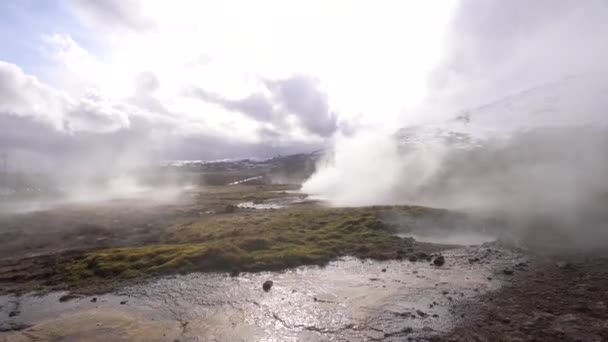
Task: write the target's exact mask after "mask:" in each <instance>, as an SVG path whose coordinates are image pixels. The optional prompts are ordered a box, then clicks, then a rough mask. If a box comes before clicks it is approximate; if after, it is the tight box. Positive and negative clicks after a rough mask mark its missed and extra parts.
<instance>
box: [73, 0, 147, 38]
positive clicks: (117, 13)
mask: <svg viewBox="0 0 608 342" xmlns="http://www.w3.org/2000/svg"><path fill="white" fill-rule="evenodd" d="M69 3H70V4H71V5H72V8H73V9H74V10H75V12H76V14H77V15H79V16H80V17H81V18H82V19H83V21H85V23H87V24H89V25H91V26H95V27H98V28H100V27H102V28H106V29H110V30H117V29H118V30H133V31H137V32H141V31H146V30H150V29H153V28H154V22H153V21H152V20H151V19H150V18H147V17H145V16H144V15H143V14H142V8H141V3H140V1H139V0H103V1H97V0H70V1H69Z"/></svg>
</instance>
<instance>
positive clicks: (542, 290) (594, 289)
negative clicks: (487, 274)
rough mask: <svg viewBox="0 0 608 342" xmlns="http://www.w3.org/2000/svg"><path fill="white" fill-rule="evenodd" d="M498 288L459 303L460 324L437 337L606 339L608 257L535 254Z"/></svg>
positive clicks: (452, 339)
mask: <svg viewBox="0 0 608 342" xmlns="http://www.w3.org/2000/svg"><path fill="white" fill-rule="evenodd" d="M511 277H512V279H511V282H510V284H509V285H508V286H507V287H505V288H503V289H502V290H500V291H499V292H497V293H489V294H487V295H485V296H483V297H482V298H481V299H480V300H476V301H475V302H470V303H467V304H466V305H462V306H460V307H459V308H458V309H457V314H459V315H460V316H461V317H463V319H462V321H461V324H460V326H459V327H458V328H457V329H455V330H454V331H453V332H452V333H450V334H449V335H447V336H441V337H440V338H437V339H435V340H436V341H606V340H608V311H607V304H608V257H606V256H605V254H603V255H597V254H595V255H569V256H560V257H556V256H537V257H535V258H534V261H533V262H532V263H530V266H529V267H522V268H520V269H519V270H518V269H515V271H514V273H513V275H512V276H511Z"/></svg>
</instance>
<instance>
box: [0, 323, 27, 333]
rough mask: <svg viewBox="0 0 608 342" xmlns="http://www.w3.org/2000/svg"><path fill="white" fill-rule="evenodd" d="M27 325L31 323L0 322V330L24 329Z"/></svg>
mask: <svg viewBox="0 0 608 342" xmlns="http://www.w3.org/2000/svg"><path fill="white" fill-rule="evenodd" d="M29 327H31V325H29V324H25V323H13V322H9V323H0V332H11V331H19V330H25V329H27V328H29Z"/></svg>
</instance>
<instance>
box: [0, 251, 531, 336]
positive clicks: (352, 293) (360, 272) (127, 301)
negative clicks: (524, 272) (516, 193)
mask: <svg viewBox="0 0 608 342" xmlns="http://www.w3.org/2000/svg"><path fill="white" fill-rule="evenodd" d="M443 255H444V256H445V259H446V264H445V265H443V266H441V267H438V266H435V265H432V264H430V263H429V262H427V261H426V260H424V261H421V262H411V261H405V260H403V261H386V262H376V261H369V260H368V261H361V260H358V259H355V258H345V259H342V260H339V261H335V262H332V263H330V264H329V265H328V266H326V267H300V268H296V269H293V270H289V271H285V272H262V273H244V274H241V275H239V276H237V277H230V276H229V275H227V274H219V273H215V274H201V273H198V274H190V275H185V276H172V277H165V278H161V279H158V280H156V281H154V282H152V283H149V284H147V285H138V286H133V287H128V288H125V289H124V290H122V291H120V293H116V294H110V295H103V296H96V297H78V298H74V299H71V300H68V301H63V300H64V299H66V298H65V297H64V298H63V300H62V299H61V297H62V296H63V295H65V293H51V294H48V295H46V296H42V297H34V296H23V297H14V296H3V297H0V307H1V310H0V312H1V313H0V322H2V325H1V327H2V330H5V332H2V333H0V338H3V339H5V340H6V341H30V340H36V339H38V340H53V339H57V338H59V339H60V340H70V341H71V340H73V341H78V340H83V339H86V340H95V341H108V340H124V341H131V340H140V341H173V340H175V339H178V340H180V341H251V340H262V341H264V340H267V341H291V340H293V341H295V340H299V341H302V340H309V341H326V340H340V341H344V340H349V341H358V340H360V341H363V340H403V339H405V338H423V337H431V336H434V335H438V334H445V333H447V332H449V331H450V330H452V329H453V328H454V327H455V326H456V325H457V323H458V322H459V321H460V320H461V319H462V317H461V316H460V314H459V313H457V312H456V311H455V309H456V307H457V306H458V305H459V303H464V302H467V301H470V300H474V299H475V298H477V297H479V296H481V295H483V294H484V293H488V292H489V291H495V290H497V289H498V288H500V287H501V285H502V284H503V280H504V278H505V277H508V276H506V275H504V274H503V273H502V271H503V270H504V269H505V267H509V266H511V265H513V263H514V262H525V257H524V256H523V255H521V254H518V253H517V252H513V251H512V250H509V249H501V248H497V247H463V248H458V249H453V250H449V251H446V252H444V253H443ZM471 258H478V260H479V261H478V262H471ZM266 280H272V281H273V286H272V288H271V289H270V291H268V292H265V291H264V290H263V289H262V284H263V283H264V282H265V281H266ZM11 313H12V314H11ZM11 315H12V317H10V316H11ZM11 329H15V330H17V331H7V330H11Z"/></svg>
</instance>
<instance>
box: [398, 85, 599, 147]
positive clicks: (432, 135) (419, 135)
mask: <svg viewBox="0 0 608 342" xmlns="http://www.w3.org/2000/svg"><path fill="white" fill-rule="evenodd" d="M581 126H587V127H607V126H608V74H604V73H598V74H584V75H577V76H571V77H567V78H564V79H561V80H558V81H555V82H551V83H546V84H542V85H539V86H536V87H534V88H530V89H527V90H524V91H521V92H518V93H515V94H512V95H509V96H506V97H504V98H502V99H499V100H497V101H493V102H490V103H487V104H485V105H482V106H479V107H476V108H470V109H467V110H463V111H460V112H458V113H456V114H455V115H454V117H453V118H452V119H450V120H448V121H446V122H443V123H440V124H432V125H424V126H412V127H406V128H402V129H400V130H399V131H398V132H397V133H396V134H395V136H396V138H397V139H398V141H399V143H400V145H402V146H416V145H421V144H428V143H430V142H441V143H443V144H445V145H448V146H451V147H454V148H471V147H478V146H480V144H481V143H482V142H483V141H484V140H486V139H488V138H497V137H508V136H511V135H513V134H515V133H521V132H525V131H530V130H534V129H538V128H549V127H553V128H556V127H581Z"/></svg>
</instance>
